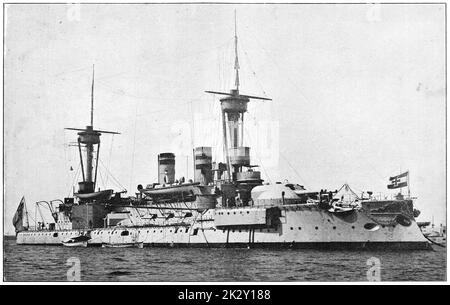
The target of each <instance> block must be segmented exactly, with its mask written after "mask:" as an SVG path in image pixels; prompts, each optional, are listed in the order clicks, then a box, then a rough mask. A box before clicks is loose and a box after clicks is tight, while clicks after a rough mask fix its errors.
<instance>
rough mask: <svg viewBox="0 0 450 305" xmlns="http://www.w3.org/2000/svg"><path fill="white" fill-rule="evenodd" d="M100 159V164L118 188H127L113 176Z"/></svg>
mask: <svg viewBox="0 0 450 305" xmlns="http://www.w3.org/2000/svg"><path fill="white" fill-rule="evenodd" d="M99 160H100V164H101V165H102V166H103V168H104V169H105V171H106V172H107V174H108V175H110V176H111V179H112V180H113V181H114V182H115V183H116V184H117V186H119V187H120V188H122V189H123V190H124V191H126V190H127V189H126V188H125V187H124V186H123V185H122V184H121V183H120V182H119V181H118V180H117V179H116V178H115V177H114V175H113V174H112V173H111V172H110V171H109V170H108V168H106V166H105V164H104V163H103V161H102V160H101V159H99Z"/></svg>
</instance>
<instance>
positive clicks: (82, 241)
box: [62, 235, 90, 247]
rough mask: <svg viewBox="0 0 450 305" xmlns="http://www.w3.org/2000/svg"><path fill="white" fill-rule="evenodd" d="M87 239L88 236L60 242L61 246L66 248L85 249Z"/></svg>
mask: <svg viewBox="0 0 450 305" xmlns="http://www.w3.org/2000/svg"><path fill="white" fill-rule="evenodd" d="M89 239H90V238H89V237H88V236H85V235H80V236H77V237H72V238H69V239H66V240H64V241H63V242H62V244H63V246H66V247H87V245H88V240H89Z"/></svg>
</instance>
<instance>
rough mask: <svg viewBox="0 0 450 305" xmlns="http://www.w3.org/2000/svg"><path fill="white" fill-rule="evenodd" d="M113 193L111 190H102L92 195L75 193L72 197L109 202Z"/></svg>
mask: <svg viewBox="0 0 450 305" xmlns="http://www.w3.org/2000/svg"><path fill="white" fill-rule="evenodd" d="M113 192H114V191H113V190H103V191H98V192H93V193H76V194H74V195H75V196H76V197H78V198H79V199H81V200H109V199H111V196H112V194H113Z"/></svg>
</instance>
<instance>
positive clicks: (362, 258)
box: [4, 240, 446, 282]
mask: <svg viewBox="0 0 450 305" xmlns="http://www.w3.org/2000/svg"><path fill="white" fill-rule="evenodd" d="M71 258H72V259H73V258H75V260H76V259H79V262H80V266H81V281H150V282H159V281H205V282H206V281H276V282H278V281H326V282H330V281H358V282H360V281H367V272H368V269H369V268H370V267H371V266H369V265H367V261H368V259H371V258H372V261H373V260H374V259H373V258H375V260H376V259H378V260H379V262H380V267H381V268H380V276H381V280H382V281H445V280H446V249H445V248H438V247H436V248H435V251H371V252H369V251H317V250H261V249H189V248H183V249H181V248H143V249H138V248H121V249H120V248H67V247H58V246H23V245H21V246H18V245H16V243H15V241H14V240H5V244H4V280H5V281H66V280H67V272H68V270H69V268H71V266H72V265H71V264H70V263H69V265H68V264H67V261H68V259H71Z"/></svg>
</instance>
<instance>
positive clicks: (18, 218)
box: [13, 196, 28, 233]
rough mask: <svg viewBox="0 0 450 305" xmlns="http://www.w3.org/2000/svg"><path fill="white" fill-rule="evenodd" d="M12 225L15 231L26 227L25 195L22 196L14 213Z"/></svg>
mask: <svg viewBox="0 0 450 305" xmlns="http://www.w3.org/2000/svg"><path fill="white" fill-rule="evenodd" d="M13 225H14V227H15V228H16V233H17V232H20V231H24V230H27V229H28V215H27V206H26V204H25V196H24V197H22V199H21V200H20V203H19V207H18V208H17V211H16V214H14V218H13Z"/></svg>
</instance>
